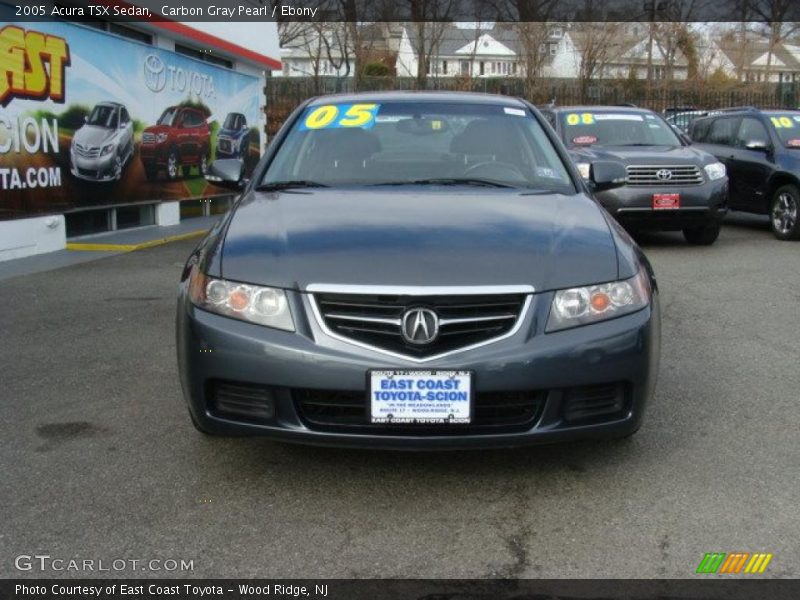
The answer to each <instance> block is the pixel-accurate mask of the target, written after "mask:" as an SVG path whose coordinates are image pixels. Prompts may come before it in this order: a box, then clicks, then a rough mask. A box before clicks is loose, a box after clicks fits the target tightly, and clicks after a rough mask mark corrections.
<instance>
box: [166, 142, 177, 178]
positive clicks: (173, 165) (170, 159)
mask: <svg viewBox="0 0 800 600" xmlns="http://www.w3.org/2000/svg"><path fill="white" fill-rule="evenodd" d="M179 166H180V162H179V161H178V153H177V152H176V151H175V150H170V151H169V154H168V155H167V178H169V180H170V181H174V180H175V179H177V178H178V167H179Z"/></svg>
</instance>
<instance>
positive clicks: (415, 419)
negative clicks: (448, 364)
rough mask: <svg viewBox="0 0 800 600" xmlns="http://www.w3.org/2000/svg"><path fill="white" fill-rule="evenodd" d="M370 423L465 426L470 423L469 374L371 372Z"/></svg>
mask: <svg viewBox="0 0 800 600" xmlns="http://www.w3.org/2000/svg"><path fill="white" fill-rule="evenodd" d="M368 380H369V418H370V422H371V423H384V424H392V425H394V424H397V425H428V424H430V425H437V424H441V425H464V424H467V423H469V422H470V421H471V420H472V374H471V373H470V372H469V371H370V372H369V377H368Z"/></svg>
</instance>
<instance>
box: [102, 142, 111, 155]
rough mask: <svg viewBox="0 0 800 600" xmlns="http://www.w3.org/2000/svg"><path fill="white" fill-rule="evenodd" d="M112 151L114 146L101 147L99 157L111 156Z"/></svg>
mask: <svg viewBox="0 0 800 600" xmlns="http://www.w3.org/2000/svg"><path fill="white" fill-rule="evenodd" d="M113 151H114V144H109V145H108V146H103V149H102V150H101V151H100V156H105V155H106V154H111V153H112V152H113Z"/></svg>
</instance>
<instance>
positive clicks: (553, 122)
mask: <svg viewBox="0 0 800 600" xmlns="http://www.w3.org/2000/svg"><path fill="white" fill-rule="evenodd" d="M542 116H544V118H545V119H547V122H548V123H550V125H551V126H552V127H553V129H555V127H556V115H555V113H553V112H550V111H549V110H548V111H544V112H543V113H542Z"/></svg>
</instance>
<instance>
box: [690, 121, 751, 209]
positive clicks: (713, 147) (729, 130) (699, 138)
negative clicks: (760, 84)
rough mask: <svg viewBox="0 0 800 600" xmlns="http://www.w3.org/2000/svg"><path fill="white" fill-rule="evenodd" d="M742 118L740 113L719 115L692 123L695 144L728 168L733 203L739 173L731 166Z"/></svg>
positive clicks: (730, 200) (730, 199)
mask: <svg viewBox="0 0 800 600" xmlns="http://www.w3.org/2000/svg"><path fill="white" fill-rule="evenodd" d="M741 120H742V118H741V117H740V116H738V115H735V116H734V115H732V116H719V117H714V118H711V119H701V120H698V121H695V123H693V124H692V125H693V127H692V142H693V145H696V146H698V147H700V149H702V150H705V151H706V152H708V153H710V154H713V155H714V156H715V157H716V158H717V160H719V161H720V162H721V163H722V164H724V165H725V168H726V169H727V170H728V181H729V184H730V186H729V189H730V198H729V202H731V203H733V202H736V201H737V200H736V198H735V196H736V195H737V189H738V188H737V185H736V179H737V173H736V172H735V170H734V169H732V168H731V167H732V163H733V153H734V144H735V143H736V133H737V132H738V130H739V123H740V122H741Z"/></svg>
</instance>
